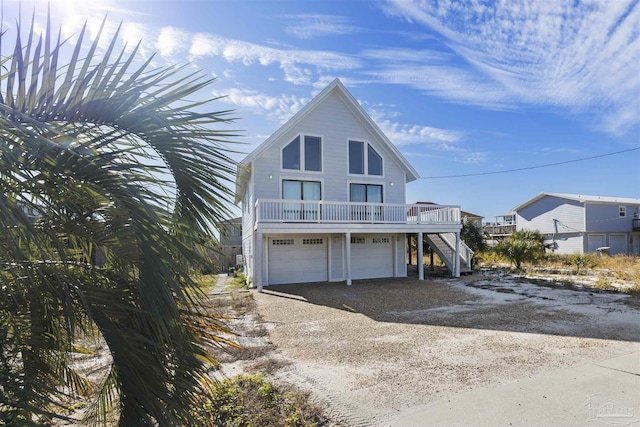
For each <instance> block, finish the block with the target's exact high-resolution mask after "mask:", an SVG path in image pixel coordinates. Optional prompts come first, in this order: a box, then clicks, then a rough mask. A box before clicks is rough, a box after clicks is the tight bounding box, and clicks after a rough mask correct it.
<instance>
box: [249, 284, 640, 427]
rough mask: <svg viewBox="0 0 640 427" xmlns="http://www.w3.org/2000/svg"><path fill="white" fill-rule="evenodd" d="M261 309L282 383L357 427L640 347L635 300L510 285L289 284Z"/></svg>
mask: <svg viewBox="0 0 640 427" xmlns="http://www.w3.org/2000/svg"><path fill="white" fill-rule="evenodd" d="M255 299H256V302H257V304H258V311H259V313H260V314H261V316H262V317H263V319H264V321H265V322H267V329H268V330H269V336H270V339H271V342H272V343H273V344H274V345H275V346H276V347H277V349H278V350H277V352H276V353H275V354H274V356H273V357H274V358H276V359H278V358H280V359H279V360H281V361H282V362H284V365H283V366H281V367H278V369H277V370H276V372H275V375H276V376H277V377H278V378H280V379H284V380H286V381H289V382H292V383H294V384H296V385H298V386H300V387H302V388H305V389H307V390H308V391H309V392H311V393H312V395H313V396H315V398H316V399H318V400H319V401H320V402H321V403H323V405H324V406H325V407H326V408H327V411H328V412H329V415H330V416H332V417H333V419H334V420H336V421H338V422H344V423H346V424H348V425H376V424H384V423H385V422H388V421H389V420H391V419H393V418H395V417H397V416H398V415H400V414H402V413H404V412H406V411H408V410H410V408H413V407H416V406H418V405H423V404H425V403H429V402H432V401H435V400H439V399H442V398H446V397H447V396H451V395H453V394H456V393H460V392H464V391H468V390H472V389H474V388H477V387H481V386H486V385H490V384H500V383H506V382H510V381H514V380H516V379H519V378H523V377H527V376H531V375H535V374H537V373H541V372H544V371H549V370H553V369H559V368H563V367H569V366H574V365H577V364H582V363H587V362H590V361H594V360H604V359H606V358H610V357H614V356H616V355H621V354H627V353H629V352H631V351H634V350H635V351H638V349H639V345H638V341H640V326H639V325H640V311H639V310H638V306H637V303H638V300H637V297H635V296H630V295H625V294H607V293H602V294H597V293H589V292H577V291H575V290H571V289H564V288H560V287H558V288H554V287H541V286H537V285H535V284H531V283H527V282H524V281H519V280H517V279H515V278H512V277H503V278H501V279H499V280H495V279H487V278H485V277H481V276H477V277H471V278H466V279H464V280H458V279H456V280H443V281H440V282H434V281H418V280H415V279H393V280H392V279H385V280H365V281H356V282H354V284H353V285H352V286H350V287H348V286H346V285H344V284H343V283H341V284H329V283H321V284H303V285H286V286H278V287H270V288H267V290H265V292H264V293H262V294H258V293H256V294H255Z"/></svg>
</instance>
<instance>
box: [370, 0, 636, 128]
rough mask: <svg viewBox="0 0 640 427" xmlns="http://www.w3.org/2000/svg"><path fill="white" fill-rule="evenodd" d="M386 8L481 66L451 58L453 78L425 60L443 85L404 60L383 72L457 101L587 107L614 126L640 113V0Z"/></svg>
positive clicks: (400, 0) (395, 1)
mask: <svg viewBox="0 0 640 427" xmlns="http://www.w3.org/2000/svg"><path fill="white" fill-rule="evenodd" d="M384 10H385V11H386V12H387V13H389V14H390V15H394V16H400V17H402V18H404V19H407V20H408V21H409V22H417V23H420V24H422V25H425V26H427V27H429V28H431V29H433V30H435V31H436V32H438V33H439V34H440V35H441V36H442V37H443V38H444V39H445V41H446V43H447V44H448V46H449V47H450V48H451V49H452V50H453V51H455V52H457V53H458V54H460V55H461V56H462V57H463V58H464V59H465V60H466V61H467V62H468V63H469V64H472V66H473V68H474V69H475V70H471V71H463V69H462V68H461V67H460V66H458V65H455V66H454V65H449V66H446V67H444V68H443V71H445V72H446V74H449V73H451V75H450V77H449V79H448V80H447V79H443V78H442V77H443V75H442V73H438V72H437V71H438V70H434V69H433V67H431V66H427V67H426V69H424V68H423V71H426V72H429V73H431V76H432V77H433V76H434V75H435V77H436V78H437V80H438V81H440V82H443V81H444V82H445V83H448V84H446V85H445V86H439V85H437V84H432V83H431V80H432V79H431V78H426V77H425V78H424V79H421V78H415V79H411V78H409V76H407V75H406V74H403V73H402V71H403V67H402V66H399V67H397V68H393V69H385V70H383V72H382V73H381V74H382V76H383V77H386V78H391V77H394V76H395V78H396V79H397V80H398V81H400V82H402V83H403V84H409V85H412V86H415V87H418V88H420V89H424V90H427V91H429V92H433V93H435V94H438V95H440V96H443V97H445V98H448V97H451V98H453V99H454V100H457V101H459V102H468V103H473V104H479V105H491V104H494V103H497V105H517V104H521V103H528V104H536V105H546V106H552V107H557V108H568V109H570V110H571V111H573V112H584V111H589V112H592V113H595V115H596V116H598V117H599V121H600V122H599V126H600V127H601V128H602V129H604V130H605V131H607V132H610V133H613V134H623V133H625V132H626V131H628V130H629V129H631V128H632V127H633V126H635V125H637V124H638V123H640V101H638V93H640V65H639V64H640V42H639V31H638V22H640V4H638V2H636V1H633V0H616V1H610V0H593V1H590V2H582V3H579V4H577V5H576V4H575V2H574V1H573V0H561V1H553V2H547V1H537V0H520V1H515V0H514V1H508V2H496V3H484V2H466V3H465V2H463V3H460V2H426V1H411V0H389V1H388V2H387V4H386V6H385V7H384ZM478 71H479V72H480V73H477V72H478ZM398 75H399V76H400V77H398ZM414 75H418V73H417V72H416V73H415V74H414ZM470 76H471V77H470Z"/></svg>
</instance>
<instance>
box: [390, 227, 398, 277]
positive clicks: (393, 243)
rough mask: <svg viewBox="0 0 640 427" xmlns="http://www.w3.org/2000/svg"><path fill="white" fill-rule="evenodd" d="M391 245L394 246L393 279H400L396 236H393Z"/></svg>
mask: <svg viewBox="0 0 640 427" xmlns="http://www.w3.org/2000/svg"><path fill="white" fill-rule="evenodd" d="M391 244H392V245H393V255H392V256H393V277H398V242H397V241H396V236H395V235H394V236H391Z"/></svg>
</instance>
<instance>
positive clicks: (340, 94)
mask: <svg viewBox="0 0 640 427" xmlns="http://www.w3.org/2000/svg"><path fill="white" fill-rule="evenodd" d="M417 178H418V173H417V172H416V170H415V169H414V168H413V167H412V166H411V165H410V164H409V163H408V162H407V160H406V159H405V158H404V157H403V156H402V155H401V154H400V152H399V151H398V149H397V148H396V147H395V146H394V145H393V144H392V143H391V141H389V139H388V138H387V137H386V136H385V135H384V134H383V133H382V131H381V130H380V128H378V126H377V125H376V124H375V123H374V122H373V120H372V119H371V118H370V117H369V116H368V115H367V114H366V112H365V111H364V109H363V108H362V107H361V106H360V104H359V103H358V102H357V101H356V100H355V98H353V96H352V95H351V94H350V93H349V92H348V91H347V89H346V88H345V87H344V86H343V84H342V83H341V82H340V80H338V79H336V80H334V81H333V82H332V83H331V84H330V85H329V86H328V87H326V88H325V89H324V90H323V91H322V92H320V93H319V94H318V95H317V96H316V97H315V98H313V99H312V100H311V101H310V102H309V103H308V104H307V105H306V106H305V107H304V108H302V109H301V110H300V111H299V112H298V113H296V114H295V115H294V116H293V117H292V118H291V119H290V120H289V121H288V122H286V123H285V124H284V125H283V126H282V127H281V128H280V129H278V130H277V131H276V132H275V133H274V134H273V135H271V136H270V137H269V138H268V139H267V140H266V141H264V142H263V143H262V144H261V145H260V146H258V147H257V148H256V149H255V150H254V151H253V152H252V153H250V154H249V155H248V156H247V157H246V158H245V159H244V160H243V161H242V162H241V163H240V165H239V168H238V178H237V181H236V187H237V189H236V202H240V201H241V202H242V209H243V225H242V230H243V236H242V245H243V254H244V257H245V264H246V265H245V267H246V274H247V277H248V278H249V279H250V280H252V281H253V285H254V286H256V287H257V288H258V289H262V286H267V285H274V284H282V283H298V282H324V281H330V282H339V281H346V283H347V284H351V281H352V280H354V279H365V278H378V277H404V276H406V275H407V265H406V255H405V254H406V250H407V248H406V236H407V234H410V233H413V234H415V235H417V237H418V238H419V239H423V237H424V236H426V235H427V234H429V235H430V236H438V235H441V236H443V239H445V240H446V242H448V244H450V250H449V258H448V259H449V265H450V268H451V270H452V274H453V275H454V276H457V275H459V274H460V256H462V255H465V256H466V257H468V258H470V254H467V253H466V252H465V253H464V254H462V253H461V251H460V250H459V249H457V250H456V249H453V248H460V247H461V245H460V244H458V245H456V244H455V243H456V241H459V235H460V229H461V225H460V209H459V208H458V207H456V206H420V205H406V204H405V184H406V183H407V182H411V181H414V180H416V179H417ZM419 246H421V245H419ZM420 249H422V248H420ZM456 253H457V254H458V255H459V256H456ZM466 262H467V261H466V258H465V260H464V263H465V264H466ZM418 270H419V271H418V274H419V277H420V278H421V279H422V278H423V274H424V271H423V269H418Z"/></svg>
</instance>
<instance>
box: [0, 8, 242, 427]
mask: <svg viewBox="0 0 640 427" xmlns="http://www.w3.org/2000/svg"><path fill="white" fill-rule="evenodd" d="M105 22H106V18H105V21H103V22H102V24H101V27H100V31H99V33H98V36H97V37H96V38H95V40H94V41H93V43H92V44H91V45H90V46H89V47H88V49H86V50H85V49H84V46H83V42H84V39H85V35H86V25H85V26H84V27H83V28H82V30H81V31H80V33H79V35H78V41H77V43H76V45H75V46H74V47H71V46H69V48H70V50H71V51H70V56H69V61H68V63H67V65H66V66H65V67H63V68H60V67H59V62H60V58H61V57H62V52H63V49H64V48H65V43H66V41H64V40H61V33H60V32H58V33H57V35H55V36H54V35H53V33H52V31H51V25H50V21H49V20H48V21H47V25H46V29H45V33H44V34H43V35H42V36H38V37H36V36H35V34H34V31H33V27H34V24H33V21H32V23H31V28H30V30H29V32H28V36H27V38H26V40H25V41H24V42H23V40H22V38H21V36H20V30H19V32H18V35H17V37H16V41H15V45H14V49H13V51H12V53H11V54H10V55H9V56H8V57H7V58H2V59H1V61H2V62H3V64H8V67H7V72H6V73H5V74H3V75H2V76H1V77H0V78H1V79H3V80H4V85H2V87H3V88H4V91H3V93H1V94H0V190H2V193H1V195H0V228H1V229H2V230H5V231H6V232H5V233H2V236H0V285H1V286H4V287H5V289H7V290H8V291H7V295H8V296H7V298H5V300H4V301H1V302H0V334H3V337H6V339H7V345H6V346H5V347H3V349H0V355H1V356H2V358H3V360H4V359H7V360H9V359H11V360H13V361H14V362H13V363H5V364H3V363H0V378H2V379H3V380H4V379H7V381H8V382H7V384H14V386H8V387H6V388H3V390H6V391H7V392H6V393H5V392H4V391H3V392H2V394H1V395H0V407H7V408H13V409H12V410H15V411H16V413H17V414H18V416H19V417H21V419H22V420H24V422H25V423H28V422H31V421H32V420H33V419H34V418H33V414H43V415H51V414H53V412H52V411H51V409H50V408H51V407H52V405H53V406H55V405H61V403H60V402H62V401H63V400H64V398H66V393H67V392H66V391H64V390H67V391H68V392H71V393H73V394H86V393H89V392H90V391H91V390H92V387H91V385H90V383H89V382H88V381H87V379H86V378H85V376H84V374H83V373H82V372H80V371H78V370H77V369H75V367H74V358H73V357H72V354H73V353H74V349H76V348H78V339H79V337H81V336H83V335H84V336H86V335H91V334H92V333H93V330H94V328H96V329H97V331H98V332H99V335H100V336H101V337H102V339H104V341H105V342H106V344H107V346H108V348H109V351H110V354H111V358H112V362H111V367H110V369H109V374H108V375H106V376H105V377H104V379H103V382H102V384H99V385H98V388H97V389H98V390H99V392H98V394H97V399H96V404H95V405H96V406H95V407H94V408H92V409H90V410H89V411H88V414H89V415H90V416H92V417H94V418H93V420H94V421H96V420H102V421H105V420H106V419H107V418H108V417H109V414H111V413H112V412H111V409H112V408H113V406H114V405H117V408H116V410H115V413H116V414H119V416H120V421H119V423H120V425H138V424H143V425H146V424H148V425H152V424H160V425H177V424H188V423H189V421H190V420H192V415H191V412H190V405H191V404H194V402H197V401H198V400H199V398H200V397H199V396H201V395H202V394H203V393H207V392H208V390H209V389H210V385H211V384H210V380H209V379H208V377H207V376H206V373H207V371H208V369H210V368H211V367H212V366H216V361H215V360H214V359H212V358H211V357H210V356H209V354H208V353H207V351H206V348H207V346H209V345H233V344H232V343H231V342H230V341H229V340H226V339H224V338H221V336H220V335H221V334H224V333H226V327H225V325H224V323H223V322H222V321H221V319H220V318H218V317H215V316H206V315H203V313H204V309H203V308H201V307H198V298H194V296H193V294H192V293H190V292H187V290H188V289H190V288H193V287H194V286H195V285H194V283H193V282H192V281H191V279H190V277H189V272H190V270H189V265H188V263H186V262H183V261H182V260H189V261H190V262H198V261H199V262H204V261H205V260H204V259H203V257H202V254H200V253H199V252H198V251H197V249H196V248H195V245H194V242H196V241H197V240H196V239H200V238H201V236H203V235H205V236H212V235H213V234H214V232H213V230H212V229H211V227H212V226H213V225H215V224H217V223H219V222H220V221H222V220H224V219H226V218H227V217H228V215H229V211H228V208H227V206H229V204H230V203H231V202H232V198H233V194H232V192H231V191H230V189H229V187H230V185H232V183H233V178H234V174H235V166H236V165H235V162H234V161H233V160H232V159H231V157H230V156H231V155H232V154H233V153H234V152H236V151H235V149H233V148H231V147H230V144H231V142H230V139H231V138H234V137H235V136H236V133H235V132H234V131H231V130H225V131H222V130H220V129H216V128H215V127H214V126H219V125H225V126H226V125H227V124H229V123H230V122H232V121H233V118H231V117H230V114H231V112H230V111H227V110H221V111H214V112H199V111H196V110H201V109H203V108H205V107H207V106H208V102H203V101H189V100H188V99H189V97H191V96H192V95H194V94H196V93H198V92H201V91H202V90H203V89H204V88H206V87H207V86H208V85H210V84H211V83H212V82H213V80H212V79H210V78H205V77H202V76H200V75H199V74H198V73H194V74H189V75H186V76H185V75H184V74H185V69H184V68H181V67H169V68H159V69H153V68H152V67H151V64H152V62H151V61H152V58H148V59H147V60H146V61H142V62H140V61H139V60H138V56H137V53H138V49H139V46H140V45H139V44H138V46H136V47H135V48H134V49H133V51H132V52H131V53H129V54H126V51H125V48H122V49H121V50H120V52H119V53H118V54H117V55H114V53H115V52H116V50H117V38H118V33H119V28H118V30H117V31H116V34H115V35H114V36H113V38H112V39H111V40H110V43H109V44H108V47H107V48H106V50H105V51H104V52H103V53H102V54H99V53H98V49H97V47H98V43H99V38H100V34H101V32H102V31H103V28H104V25H105ZM18 27H19V28H20V26H18ZM4 38H5V35H4V34H2V35H1V36H0V47H1V46H2V39H4ZM0 53H1V52H0ZM112 56H116V59H115V60H112V59H111V58H112ZM210 101H211V100H210ZM26 211H34V212H35V214H33V215H27V214H26ZM98 250H99V251H100V253H101V254H103V255H104V256H103V257H102V258H103V260H102V261H101V262H100V265H98V263H97V261H96V254H97V252H98ZM34 293H35V294H37V295H38V296H39V297H38V298H32V297H30V296H31V295H33V294H34ZM16 367H21V368H20V369H21V371H20V372H19V375H17V374H16V372H15V369H16ZM18 378H24V381H27V382H28V384H29V386H30V387H29V390H30V391H29V393H30V394H28V395H25V394H24V393H23V392H22V391H20V390H23V389H24V387H22V388H20V387H21V385H20V384H21V383H20V381H18ZM21 402H22V403H21ZM3 405H4V406H3ZM0 413H2V410H0ZM52 416H55V414H54V415H52ZM88 420H89V421H90V420H91V418H89V419H88Z"/></svg>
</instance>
